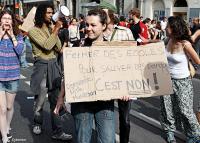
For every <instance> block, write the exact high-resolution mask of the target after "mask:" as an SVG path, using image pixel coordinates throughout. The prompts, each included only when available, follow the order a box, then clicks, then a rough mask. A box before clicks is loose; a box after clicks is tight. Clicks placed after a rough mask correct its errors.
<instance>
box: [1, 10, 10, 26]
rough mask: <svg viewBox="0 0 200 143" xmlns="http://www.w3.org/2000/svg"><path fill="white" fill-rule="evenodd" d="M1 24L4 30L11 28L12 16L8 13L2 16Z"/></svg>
mask: <svg viewBox="0 0 200 143" xmlns="http://www.w3.org/2000/svg"><path fill="white" fill-rule="evenodd" d="M1 26H2V28H3V29H4V30H9V29H10V28H11V26H12V16H11V15H10V14H8V13H6V14H4V15H3V16H2V17H1Z"/></svg>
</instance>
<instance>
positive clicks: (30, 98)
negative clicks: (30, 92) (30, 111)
mask: <svg viewBox="0 0 200 143" xmlns="http://www.w3.org/2000/svg"><path fill="white" fill-rule="evenodd" d="M26 98H27V99H28V100H32V99H34V96H28V97H26Z"/></svg>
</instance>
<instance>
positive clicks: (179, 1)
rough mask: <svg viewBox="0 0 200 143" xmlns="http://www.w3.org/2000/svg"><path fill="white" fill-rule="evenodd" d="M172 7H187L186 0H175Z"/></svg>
mask: <svg viewBox="0 0 200 143" xmlns="http://www.w3.org/2000/svg"><path fill="white" fill-rule="evenodd" d="M174 7H188V4H187V2H186V0H176V1H175V3H174Z"/></svg>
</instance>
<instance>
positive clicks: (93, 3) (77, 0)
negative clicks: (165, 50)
mask: <svg viewBox="0 0 200 143" xmlns="http://www.w3.org/2000/svg"><path fill="white" fill-rule="evenodd" d="M14 1H15V2H19V1H21V2H22V4H23V9H24V15H26V14H27V13H28V11H29V10H30V9H31V8H32V7H33V6H37V5H39V4H40V3H42V2H52V3H54V6H55V7H57V2H58V1H59V3H60V4H61V5H65V6H67V7H68V8H69V10H70V13H71V15H73V16H74V17H78V15H79V14H84V15H86V14H87V12H88V11H89V10H90V9H93V8H96V7H97V6H98V4H99V2H100V1H101V0H0V3H1V4H2V3H3V4H4V5H5V4H6V5H13V2H14ZM106 1H108V2H109V3H112V4H113V5H115V6H116V7H117V11H118V14H119V15H124V16H125V17H128V12H129V11H130V10H131V9H132V8H134V7H138V8H139V9H140V11H141V15H142V16H143V17H144V18H146V17H149V18H151V19H156V20H160V19H161V18H162V17H164V16H166V17H168V16H171V15H180V16H182V17H183V18H184V19H185V20H189V19H190V18H193V17H200V0H106ZM56 10H57V8H56Z"/></svg>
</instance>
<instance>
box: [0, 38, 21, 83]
mask: <svg viewBox="0 0 200 143" xmlns="http://www.w3.org/2000/svg"><path fill="white" fill-rule="evenodd" d="M16 39H17V41H18V44H17V46H16V47H14V45H13V43H12V41H11V39H2V40H1V41H0V81H10V80H17V79H19V78H20V62H19V59H18V57H17V55H16V53H17V54H18V55H19V56H20V55H21V53H22V50H23V46H24V44H23V37H22V36H17V38H16ZM13 48H15V51H16V53H15V51H14V49H13Z"/></svg>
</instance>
